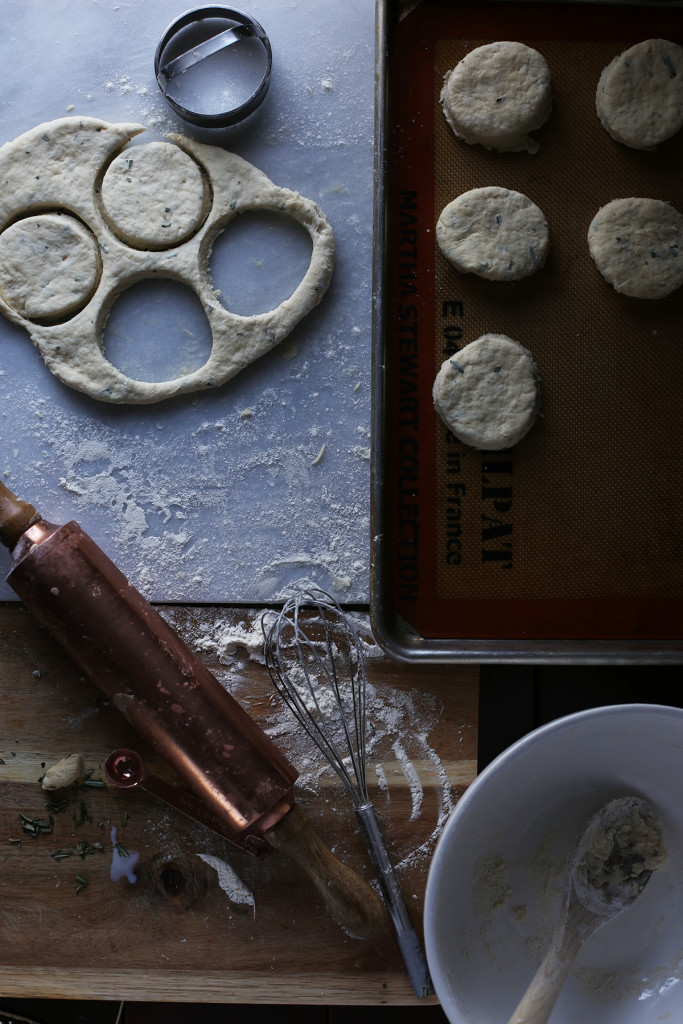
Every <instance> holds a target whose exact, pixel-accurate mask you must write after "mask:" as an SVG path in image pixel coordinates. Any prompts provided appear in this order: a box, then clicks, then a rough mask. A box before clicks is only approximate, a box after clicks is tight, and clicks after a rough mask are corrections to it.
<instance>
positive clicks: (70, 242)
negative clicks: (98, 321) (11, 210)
mask: <svg viewBox="0 0 683 1024" xmlns="http://www.w3.org/2000/svg"><path fill="white" fill-rule="evenodd" d="M100 269H101V263H100V256H99V247H98V245H97V241H96V239H95V238H94V236H93V235H92V233H91V232H90V231H88V229H87V228H86V227H85V226H84V225H83V224H81V222H80V221H78V220H76V218H75V217H69V216H68V215H67V214H59V213H41V214H39V215H38V216H36V217H23V218H22V219H21V220H18V221H15V223H14V224H11V225H10V226H9V227H8V228H7V229H6V230H5V231H3V232H2V234H1V235H0V295H2V298H3V299H4V300H5V302H6V303H7V305H8V306H10V307H11V308H12V309H13V310H15V311H16V312H17V313H19V314H20V315H21V316H23V317H26V318H27V319H28V320H38V321H40V320H48V321H50V320H61V319H63V318H64V317H66V316H69V315H70V314H72V313H75V312H76V310H79V309H82V308H83V306H84V305H85V304H86V303H87V301H88V300H89V299H90V297H91V296H92V294H93V293H94V291H95V286H96V285H97V281H98V279H99V276H100Z"/></svg>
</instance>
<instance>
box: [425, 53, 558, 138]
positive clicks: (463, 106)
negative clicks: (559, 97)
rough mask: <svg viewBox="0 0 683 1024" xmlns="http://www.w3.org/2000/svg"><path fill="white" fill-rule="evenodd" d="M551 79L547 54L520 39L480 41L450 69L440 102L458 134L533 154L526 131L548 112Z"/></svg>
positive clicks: (547, 116)
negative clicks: (495, 41) (512, 40)
mask: <svg viewBox="0 0 683 1024" xmlns="http://www.w3.org/2000/svg"><path fill="white" fill-rule="evenodd" d="M552 104H553V98H552V83H551V79H550V70H549V68H548V65H547V63H546V61H545V58H544V57H543V56H542V55H541V54H540V53H538V51H537V50H533V49H532V48H531V47H530V46H525V45H524V43H513V42H497V43H487V44H486V45H485V46H478V47H477V48H476V49H475V50H472V51H471V52H470V53H468V54H467V55H466V56H465V57H463V59H462V60H461V61H460V62H459V63H458V64H456V66H455V67H454V68H453V70H452V71H449V72H448V74H447V75H446V77H445V78H444V85H443V89H442V90H441V105H442V107H443V112H444V116H445V118H446V120H447V121H448V123H449V125H450V126H451V128H452V129H453V131H454V132H455V134H456V135H457V137H458V138H460V139H463V140H464V141H465V142H469V143H470V144H471V145H474V144H475V143H480V144H481V145H482V146H486V148H487V149H496V150H498V151H500V152H519V151H520V150H526V152H528V153H537V152H538V149H539V146H538V143H537V142H536V141H535V140H534V139H532V138H530V137H529V134H528V133H529V132H532V131H534V130H535V129H536V128H540V127H541V125H542V124H545V122H546V121H547V120H548V118H549V117H550V111H551V109H552Z"/></svg>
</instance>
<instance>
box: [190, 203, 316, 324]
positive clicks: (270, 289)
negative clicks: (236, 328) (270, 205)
mask: <svg viewBox="0 0 683 1024" xmlns="http://www.w3.org/2000/svg"><path fill="white" fill-rule="evenodd" d="M311 250H312V246H311V239H310V238H309V236H308V232H307V231H305V229H304V228H303V227H302V226H301V224H298V223H297V222H296V221H295V220H292V218H291V217H285V216H283V215H282V214H277V213H270V212H268V211H265V210H260V211H259V210H248V211H247V212H246V213H243V214H241V215H240V216H239V217H235V218H234V219H233V220H231V221H230V223H229V224H228V225H227V226H226V228H225V229H224V230H223V231H221V232H220V234H219V235H218V236H217V238H216V240H215V241H214V243H213V246H212V249H211V256H210V259H209V273H210V275H211V281H212V283H213V285H214V288H216V291H217V294H218V296H219V297H220V301H221V304H222V305H223V306H224V307H225V308H226V309H228V310H230V312H231V313H236V314H238V315H239V316H253V315H254V314H258V313H263V312H266V311H267V310H269V309H274V308H275V307H276V306H278V305H279V304H280V303H281V302H283V301H284V300H285V299H288V298H289V297H290V295H291V294H292V292H293V291H294V289H295V288H296V286H297V284H298V283H299V281H300V280H301V278H302V277H303V275H304V274H305V272H306V269H307V267H308V266H309V264H310V261H311ZM245 270H246V271H248V273H246V274H245V273H244V271H245ZM236 282H239V284H236Z"/></svg>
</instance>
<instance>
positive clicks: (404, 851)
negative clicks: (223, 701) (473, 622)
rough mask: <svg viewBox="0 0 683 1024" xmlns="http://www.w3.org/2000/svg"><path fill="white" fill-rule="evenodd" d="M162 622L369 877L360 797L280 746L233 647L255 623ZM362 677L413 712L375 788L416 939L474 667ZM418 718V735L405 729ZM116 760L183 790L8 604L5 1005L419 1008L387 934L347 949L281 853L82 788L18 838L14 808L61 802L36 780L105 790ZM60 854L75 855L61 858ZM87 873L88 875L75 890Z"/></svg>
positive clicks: (212, 611) (1, 913)
mask: <svg viewBox="0 0 683 1024" xmlns="http://www.w3.org/2000/svg"><path fill="white" fill-rule="evenodd" d="M161 610H162V612H163V614H164V615H165V616H166V617H168V618H169V620H170V621H171V623H172V624H173V625H174V626H175V628H176V629H177V630H178V632H179V633H180V634H181V636H183V638H184V639H186V640H187V642H188V643H190V645H191V646H193V647H195V649H197V650H198V653H199V654H200V656H201V657H202V660H203V661H204V662H205V663H206V664H208V666H209V667H210V668H211V669H212V670H213V671H214V672H215V674H216V675H217V676H218V678H219V679H220V680H221V681H222V682H223V683H224V685H226V686H228V687H229V688H230V689H231V691H232V692H233V693H234V694H235V696H236V697H237V698H238V699H239V700H240V702H241V703H243V704H244V706H245V707H247V708H248V710H249V711H250V713H251V714H252V715H253V717H254V718H255V719H256V720H257V721H258V722H259V723H260V724H261V725H262V727H264V728H265V729H266V730H268V731H270V732H271V734H272V735H273V738H274V739H275V741H276V742H278V743H281V744H282V745H283V749H285V752H286V753H288V756H290V758H291V759H292V760H293V762H294V764H295V766H296V767H297V768H298V769H299V770H300V771H301V772H302V775H301V782H302V784H301V785H298V786H297V788H296V794H297V800H298V802H299V803H300V804H301V806H302V807H303V808H304V809H305V810H306V812H307V814H308V815H309V817H310V818H311V820H312V821H313V823H314V825H315V827H316V829H317V831H318V832H319V834H320V836H321V838H322V839H323V840H324V841H325V842H326V843H327V844H328V845H329V846H330V847H331V849H332V850H333V851H334V852H335V853H336V854H337V855H338V856H339V857H340V858H341V859H342V860H343V861H345V862H346V863H348V864H349V865H350V866H351V867H353V868H354V869H355V870H357V871H358V872H359V874H360V875H361V876H362V877H364V878H366V879H367V880H370V879H371V878H372V869H371V866H370V863H369V859H368V856H367V852H366V850H365V847H364V845H363V842H362V840H361V838H360V835H359V832H358V828H357V825H356V822H355V818H354V816H353V812H352V810H351V806H350V803H349V801H348V797H347V796H346V795H345V794H344V793H343V791H342V790H341V787H340V785H339V784H338V783H337V782H336V779H335V778H334V777H333V776H331V775H330V774H329V773H321V772H320V769H321V764H320V763H317V764H316V762H315V758H316V752H315V751H313V750H307V749H305V747H304V746H302V745H301V744H300V743H299V741H298V739H297V740H296V742H293V740H292V733H291V732H289V733H283V732H282V710H281V707H280V706H279V704H278V699H277V698H275V697H274V694H273V690H272V686H271V684H270V681H269V679H268V676H267V672H266V670H265V668H264V666H263V664H262V663H260V662H259V657H258V652H257V651H255V650H254V649H253V648H251V649H250V645H249V643H248V642H246V641H241V640H240V638H241V637H247V636H249V635H251V636H254V635H256V634H255V632H254V626H255V624H257V623H258V618H259V616H260V613H259V612H258V611H257V610H255V609H251V610H249V609H228V608H182V609H178V608H173V609H170V608H169V609H161ZM226 638H227V639H226ZM231 638H233V639H231ZM367 674H368V682H369V684H370V686H371V687H372V692H373V695H375V696H376V697H377V698H378V699H379V700H381V701H383V702H384V705H391V706H392V707H393V706H394V705H396V706H398V704H400V703H401V699H402V698H405V702H404V704H403V705H402V708H403V710H402V715H403V718H402V721H401V724H400V731H399V732H398V733H397V734H396V735H395V736H392V735H389V734H387V735H386V736H385V737H381V738H380V739H381V742H379V743H378V744H377V745H376V747H375V749H374V750H373V753H372V759H371V762H370V763H369V771H368V776H369V782H370V788H371V795H372V796H373V799H374V800H375V802H376V805H377V810H378V814H379V816H380V820H381V822H382V826H383V828H384V830H385V833H386V836H387V840H388V843H389V848H390V850H391V853H392V857H393V858H394V860H395V863H396V864H397V866H398V873H399V878H400V880H401V884H402V886H403V889H404V893H405V897H406V902H407V903H408V906H409V909H410V911H411V914H412V916H413V920H414V923H415V925H416V927H417V928H418V930H419V931H420V932H421V927H422V922H421V916H422V907H423V899H424V889H425V882H426V876H427V870H428V867H429V861H430V857H431V853H432V852H433V847H434V841H435V838H436V837H437V836H438V833H439V829H440V823H442V822H443V820H444V819H445V816H446V815H447V812H448V809H449V807H450V806H451V805H452V804H454V803H455V802H456V801H457V798H458V796H459V795H460V794H461V793H462V792H463V790H464V789H465V787H466V786H467V785H468V784H469V783H470V782H471V781H472V779H473V778H474V775H475V771H476V725H477V689H478V682H477V680H478V670H477V669H476V667H474V666H463V667H459V668H452V667H444V668H441V667H438V666H429V667H424V666H420V667H416V668H412V667H407V666H403V665H398V664H395V663H392V662H389V660H388V659H386V658H385V657H384V656H376V657H370V658H369V659H368V662H367ZM408 714H411V715H412V717H413V721H412V722H411V723H409V725H408V726H407V724H406V715H408ZM370 718H371V720H372V713H371V715H370ZM409 729H412V730H414V734H415V737H416V739H415V745H414V746H411V745H410V743H409V736H408V730H409ZM418 740H419V742H418ZM117 746H133V747H134V748H135V749H138V750H140V752H141V753H142V755H143V757H145V760H146V762H147V765H148V767H149V769H150V770H152V771H154V772H156V773H158V774H160V775H163V776H165V777H167V778H170V777H171V776H170V774H169V772H168V770H167V769H166V767H165V766H164V764H163V763H162V762H160V761H159V759H158V758H156V756H155V755H154V754H153V752H152V751H150V750H147V749H145V748H144V747H143V746H142V745H141V744H140V742H139V741H138V738H137V735H136V734H135V733H134V732H133V731H132V730H131V728H130V727H129V726H128V724H127V723H126V722H125V721H124V720H123V719H122V718H121V717H120V716H119V714H118V712H116V711H115V710H114V709H113V708H112V707H109V706H107V702H106V701H105V699H104V698H103V697H102V696H101V695H100V693H99V691H98V690H96V689H95V688H94V687H93V686H92V684H90V683H89V682H88V681H87V680H85V679H83V678H81V677H80V676H79V672H78V670H77V669H76V668H75V667H74V666H73V664H72V663H71V662H70V661H69V659H68V658H67V657H66V656H65V655H64V654H63V653H62V652H61V650H60V649H59V648H58V647H57V645H56V644H55V643H54V642H53V641H52V639H51V638H50V637H49V636H48V634H47V633H46V632H45V631H44V630H43V629H42V628H41V627H39V626H38V625H37V624H36V623H35V620H33V618H32V617H31V616H30V614H29V613H28V612H27V611H26V610H25V609H24V608H23V607H21V606H17V605H13V604H7V605H0V994H2V995H6V996H14V997H23V996H33V997H39V996H40V997H45V998H48V997H62V998H88V999H119V998H125V999H133V1000H139V1001H169V1002H170V1001H174V1002H193V1001H194V1002H226V1003H227V1002H253V1003H287V1002H292V1003H295V1002H296V1003H308V1004H328V1005H330V1004H335V1003H337V1004H372V1003H376V1004H380V1003H388V1004H391V1003H394V1004H409V1003H412V1002H415V1003H417V1000H416V998H415V997H414V995H413V993H412V989H411V986H410V983H409V981H408V978H407V975H406V973H405V970H404V967H403V963H402V960H401V957H400V953H399V951H398V947H397V945H396V942H395V940H394V936H393V933H392V932H391V930H388V931H387V932H386V933H385V934H383V935H381V936H380V937H379V939H376V940H358V939H354V938H352V937H350V936H349V935H347V934H345V933H344V932H343V931H342V930H341V929H340V928H339V927H338V925H337V924H336V923H335V922H334V921H333V920H332V918H331V917H330V915H329V914H328V913H327V911H326V910H325V908H324V906H323V903H322V901H321V900H320V898H319V896H318V894H317V893H316V891H315V889H314V887H313V885H312V884H311V883H310V881H309V879H308V878H307V877H306V875H305V873H304V872H303V871H302V870H301V869H300V868H298V867H297V866H296V865H295V864H293V863H292V862H291V861H290V860H289V859H288V858H285V857H283V856H282V855H281V854H278V853H277V852H273V853H272V854H271V855H269V856H268V857H266V858H265V859H264V860H262V861H259V860H256V859H254V858H251V857H249V856H247V855H246V854H242V853H240V852H239V851H237V850H234V849H232V848H229V847H227V845H226V844H225V843H224V841H223V840H221V839H220V838H219V837H217V836H215V835H213V834H212V833H210V832H208V831H206V830H205V829H203V828H202V827H201V826H199V825H195V824H194V823H192V822H190V821H189V820H188V819H185V818H184V817H183V816H182V815H180V814H178V813H177V812H175V811H173V810H172V809H170V808H168V807H167V806H166V805H164V804H160V803H159V802H158V801H156V800H154V799H153V798H152V797H149V796H146V795H145V794H144V793H138V792H122V791H117V790H114V789H111V788H110V787H108V786H107V787H102V788H84V789H79V790H77V791H76V792H71V793H69V794H68V797H69V799H68V801H67V804H66V806H63V807H60V808H59V809H54V808H53V810H52V812H51V813H52V818H53V826H52V827H53V831H52V832H51V833H47V834H41V835H38V836H35V837H34V836H29V835H26V834H24V833H23V832H22V821H21V818H20V815H19V812H20V811H21V812H22V813H24V814H26V815H27V816H29V817H31V818H35V817H38V818H41V819H43V820H48V818H47V815H48V814H49V813H50V812H49V810H48V808H47V803H48V799H49V798H48V796H47V795H46V794H45V793H44V792H43V790H42V789H41V787H40V784H39V779H40V777H41V776H42V774H43V771H44V769H45V767H46V766H49V765H50V764H52V763H54V762H55V761H57V760H58V759H59V758H61V757H63V756H65V755H66V754H69V753H72V752H80V753H82V754H83V755H84V757H85V761H86V766H87V767H88V768H89V769H92V775H93V777H94V778H102V777H103V771H102V768H103V763H104V759H105V758H106V756H107V754H108V753H109V752H110V751H111V750H112V749H113V748H114V747H117ZM318 762H319V759H318ZM124 821H125V826H124ZM112 826H116V827H117V829H118V839H119V841H120V842H122V843H123V844H124V846H125V847H126V848H128V849H129V850H131V851H133V850H134V851H140V854H141V860H140V870H139V877H138V881H137V883H136V884H135V885H130V884H129V883H128V882H127V881H126V880H125V879H122V880H121V881H120V882H118V883H116V884H114V883H112V882H111V880H110V877H109V866H110V863H111V843H110V831H111V827H112ZM11 840H19V841H20V845H18V844H17V843H16V842H11ZM84 843H85V844H86V845H85V846H83V845H82V844H84ZM97 843H100V844H101V845H102V847H103V850H99V849H98V848H97V847H96V846H95V845H94V844H97ZM90 848H92V852H88V851H89V850H90ZM60 850H62V851H71V856H69V857H66V858H64V859H61V860H55V859H54V856H53V854H54V853H56V852H57V851H60ZM79 851H80V852H79ZM81 853H84V854H85V855H84V856H81ZM200 853H202V854H209V855H211V856H214V857H219V858H221V859H223V860H225V861H226V862H227V863H228V864H229V865H230V866H231V867H232V869H233V870H234V871H235V872H236V873H237V875H238V876H239V878H240V879H241V880H242V882H243V883H244V886H245V887H246V888H247V889H248V890H250V891H251V893H252V894H253V896H254V900H255V908H252V907H250V906H247V905H239V904H238V903H236V902H234V901H232V900H231V899H230V898H229V897H228V895H227V894H226V892H225V891H224V889H222V888H221V887H220V885H219V882H218V876H217V874H216V872H215V871H214V870H213V868H211V867H210V866H209V865H208V864H206V863H205V862H204V861H202V860H201V859H200V857H199V856H198V854H200ZM77 875H80V876H81V877H82V878H85V879H87V881H88V885H87V886H86V887H84V888H82V889H81V891H80V892H79V893H76V889H77V887H78V884H79V883H78V882H77V880H76V876H77ZM422 1002H424V1001H422Z"/></svg>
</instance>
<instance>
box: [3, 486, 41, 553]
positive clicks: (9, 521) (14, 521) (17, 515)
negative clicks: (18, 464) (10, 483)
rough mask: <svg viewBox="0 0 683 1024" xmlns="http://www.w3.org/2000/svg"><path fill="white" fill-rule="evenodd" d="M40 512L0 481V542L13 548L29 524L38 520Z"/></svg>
mask: <svg viewBox="0 0 683 1024" xmlns="http://www.w3.org/2000/svg"><path fill="white" fill-rule="evenodd" d="M40 518H41V516H40V513H39V512H37V511H36V509H35V508H34V507H33V505H29V503H28V502H27V501H22V499H21V498H17V496H16V495H15V494H12V492H11V491H10V490H9V489H8V488H7V487H5V485H4V484H3V483H2V481H0V543H2V544H4V545H5V546H6V547H8V548H13V547H14V545H15V544H16V543H17V541H18V540H19V538H20V537H21V535H22V534H23V533H25V532H26V530H28V528H29V526H32V525H33V524H34V523H37V522H38V521H39V520H40Z"/></svg>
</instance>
